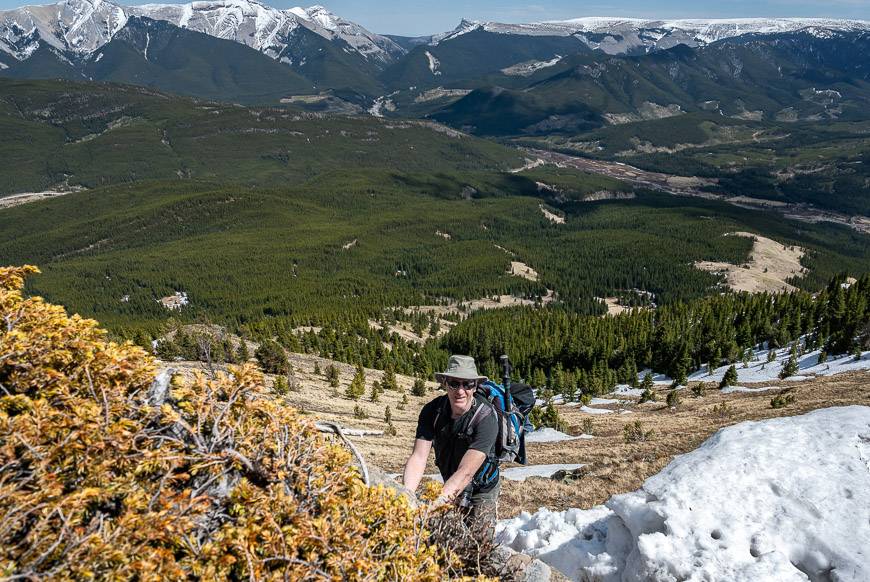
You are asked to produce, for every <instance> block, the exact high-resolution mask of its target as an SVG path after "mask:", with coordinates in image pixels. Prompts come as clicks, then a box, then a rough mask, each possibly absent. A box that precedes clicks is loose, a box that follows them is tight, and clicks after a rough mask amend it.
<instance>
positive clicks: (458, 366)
mask: <svg viewBox="0 0 870 582" xmlns="http://www.w3.org/2000/svg"><path fill="white" fill-rule="evenodd" d="M445 378H458V379H459V380H477V381H483V382H485V381H486V380H489V378H487V377H486V376H482V375H480V374H479V373H478V372H477V365H476V364H475V363H474V358H472V357H471V356H450V358H449V359H448V360H447V369H446V370H444V371H443V372H439V373H437V374H435V379H436V380H438V381H439V382H443V381H444V379H445Z"/></svg>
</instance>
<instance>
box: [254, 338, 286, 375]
mask: <svg viewBox="0 0 870 582" xmlns="http://www.w3.org/2000/svg"><path fill="white" fill-rule="evenodd" d="M254 356H255V357H256V358H257V361H258V362H259V363H260V367H261V368H263V371H264V372H266V373H267V374H289V373H290V361H289V360H288V359H287V353H286V352H285V351H284V348H283V346H281V345H280V344H279V343H278V342H276V341H274V340H264V341H262V342H260V347H258V348H257V351H256V352H255V353H254Z"/></svg>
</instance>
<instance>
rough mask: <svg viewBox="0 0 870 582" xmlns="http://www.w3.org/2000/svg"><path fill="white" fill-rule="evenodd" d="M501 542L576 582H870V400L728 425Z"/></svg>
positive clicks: (528, 519) (523, 523)
mask: <svg viewBox="0 0 870 582" xmlns="http://www.w3.org/2000/svg"><path fill="white" fill-rule="evenodd" d="M498 539H499V540H500V541H501V543H504V544H506V545H508V546H510V547H512V548H514V549H515V550H518V551H522V552H526V553H528V554H531V555H533V556H537V557H538V558H540V559H541V560H543V561H544V562H547V563H548V564H550V565H551V566H553V567H554V568H556V569H558V570H559V571H560V572H562V573H563V574H564V575H566V576H567V577H568V578H569V579H571V580H575V581H580V580H583V581H598V582H621V581H623V580H648V581H665V580H669V581H670V580H692V581H701V580H728V581H730V582H751V581H752V582H754V581H759V580H776V581H778V582H786V581H795V582H797V581H806V580H807V579H810V580H838V581H842V582H845V581H850V582H860V581H866V580H870V546H868V544H867V540H868V539H870V407H866V406H848V407H840V408H828V409H823V410H817V411H814V412H811V413H809V414H806V415H803V416H797V417H788V418H777V419H771V420H766V421H762V422H744V423H741V424H738V425H735V426H732V427H728V428H724V429H722V430H720V431H718V432H717V433H716V434H715V435H713V436H712V437H711V438H709V439H708V440H707V441H706V442H704V444H702V445H701V446H700V447H699V448H698V449H697V450H695V451H693V452H691V453H688V454H685V455H681V456H679V457H677V458H675V459H674V460H673V461H672V462H671V463H670V464H669V465H668V466H667V467H666V468H665V469H664V470H663V471H662V472H661V473H659V474H658V475H655V476H653V477H651V478H649V479H647V480H646V482H645V483H644V485H643V487H642V488H641V489H640V490H638V491H636V492H634V493H629V494H625V495H617V496H614V497H612V498H611V499H610V500H609V501H608V502H607V503H606V504H605V505H604V506H599V507H595V508H593V509H590V510H585V511H584V510H579V509H569V510H567V511H562V512H554V511H550V510H547V509H542V510H540V511H538V512H537V513H536V514H534V515H532V514H529V513H522V514H521V515H520V516H518V517H516V518H514V519H510V520H505V521H502V522H500V523H499V524H498Z"/></svg>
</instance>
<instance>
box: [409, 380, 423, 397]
mask: <svg viewBox="0 0 870 582" xmlns="http://www.w3.org/2000/svg"><path fill="white" fill-rule="evenodd" d="M411 394H413V395H414V396H426V382H424V381H423V379H422V378H415V379H414V386H413V387H412V388H411Z"/></svg>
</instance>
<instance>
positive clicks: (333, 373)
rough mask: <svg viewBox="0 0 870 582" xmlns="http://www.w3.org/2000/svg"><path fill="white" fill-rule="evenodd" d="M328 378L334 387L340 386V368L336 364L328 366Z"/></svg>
mask: <svg viewBox="0 0 870 582" xmlns="http://www.w3.org/2000/svg"><path fill="white" fill-rule="evenodd" d="M326 379H327V380H329V385H330V386H331V387H332V388H338V368H336V367H335V364H329V366H327V367H326Z"/></svg>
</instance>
